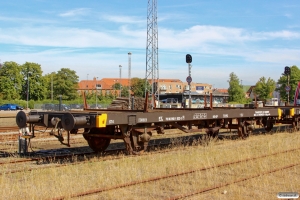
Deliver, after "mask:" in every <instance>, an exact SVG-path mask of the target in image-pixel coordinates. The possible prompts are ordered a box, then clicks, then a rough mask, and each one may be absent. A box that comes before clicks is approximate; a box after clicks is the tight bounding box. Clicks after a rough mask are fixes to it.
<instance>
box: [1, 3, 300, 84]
mask: <svg viewBox="0 0 300 200" xmlns="http://www.w3.org/2000/svg"><path fill="white" fill-rule="evenodd" d="M157 4H158V5H157V17H158V19H157V23H158V60H159V77H160V78H165V79H166V78H168V79H169V78H171V79H173V78H174V79H180V80H182V81H186V77H187V76H188V64H187V63H186V62H185V61H186V60H185V56H186V54H190V55H192V58H193V61H192V63H191V64H192V68H191V75H192V79H193V82H195V83H208V84H212V85H213V87H214V88H228V86H229V85H228V80H229V74H230V73H231V72H234V73H235V74H236V75H237V76H238V78H239V79H240V80H241V84H242V85H254V84H255V83H256V82H257V81H258V80H259V78H261V77H266V78H269V77H270V78H272V79H274V80H275V81H277V80H278V79H279V78H280V76H281V74H282V73H283V71H284V67H285V66H292V65H297V66H298V67H300V15H299V10H300V1H299V0H272V1H262V0H209V1H207V0H185V1H179V0H157ZM147 5H148V0H126V1H125V0H110V1H101V0H88V1H82V0H63V1H61V0H26V1H24V0H13V1H1V2H0V8H1V12H0V60H1V63H4V62H7V61H14V62H16V63H18V64H20V65H21V64H24V63H25V62H33V63H38V64H40V65H41V68H42V71H43V74H48V73H51V72H57V71H59V70H60V69H61V68H70V69H71V70H74V71H76V74H77V75H78V76H79V80H86V79H89V80H91V79H92V78H94V77H98V80H100V79H102V78H118V77H119V65H121V66H122V77H123V78H128V52H131V53H132V55H131V77H139V78H145V74H146V43H147Z"/></svg>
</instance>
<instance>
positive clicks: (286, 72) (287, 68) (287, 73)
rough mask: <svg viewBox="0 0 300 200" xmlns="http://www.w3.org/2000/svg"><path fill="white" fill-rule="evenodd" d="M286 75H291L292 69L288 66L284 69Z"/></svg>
mask: <svg viewBox="0 0 300 200" xmlns="http://www.w3.org/2000/svg"><path fill="white" fill-rule="evenodd" d="M284 74H285V75H291V68H290V67H288V66H286V67H285V68H284Z"/></svg>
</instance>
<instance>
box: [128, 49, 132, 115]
mask: <svg viewBox="0 0 300 200" xmlns="http://www.w3.org/2000/svg"><path fill="white" fill-rule="evenodd" d="M130 79H131V52H129V53H128V109H129V110H131V109H130V106H131V103H130V96H131V94H130V88H131V80H130Z"/></svg>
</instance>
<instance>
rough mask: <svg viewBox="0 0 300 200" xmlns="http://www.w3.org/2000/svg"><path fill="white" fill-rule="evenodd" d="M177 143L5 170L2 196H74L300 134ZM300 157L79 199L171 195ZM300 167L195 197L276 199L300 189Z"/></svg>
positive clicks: (291, 142) (271, 147)
mask: <svg viewBox="0 0 300 200" xmlns="http://www.w3.org/2000/svg"><path fill="white" fill-rule="evenodd" d="M173 143H174V146H173V147H172V148H173V149H176V150H178V151H169V152H166V153H162V154H151V153H149V154H147V155H145V156H136V157H127V156H125V155H124V156H122V155H121V159H118V160H109V161H100V162H98V160H97V159H98V158H96V157H95V158H93V159H92V160H91V162H87V163H84V164H79V165H72V166H66V167H60V168H50V169H39V170H34V171H31V172H28V171H24V172H22V173H16V174H5V175H2V176H1V177H0V184H1V187H0V196H1V197H2V199H51V198H54V197H58V196H67V197H68V196H70V195H72V194H76V193H79V192H84V191H87V190H92V189H97V188H104V187H110V186H115V185H119V184H123V183H128V182H132V181H139V180H144V179H148V178H153V177H158V176H164V175H168V174H174V173H179V172H186V171H190V170H195V169H199V168H201V167H206V166H214V165H217V164H221V163H225V162H230V161H235V160H240V159H245V158H251V157H257V156H259V155H265V154H271V153H274V152H280V151H284V150H287V149H293V148H298V147H300V134H299V133H280V134H274V135H259V136H255V137H250V138H249V139H247V140H236V141H231V140H224V141H223V140H222V141H217V142H210V143H208V144H207V145H205V146H204V145H201V142H199V141H195V142H194V143H193V146H189V147H187V146H184V145H181V143H180V141H174V142H173ZM299 158H300V151H294V152H289V153H285V154H281V155H276V156H272V157H270V158H268V159H257V160H255V161H251V162H247V163H240V164H236V165H232V166H227V167H222V168H217V169H211V170H207V171H203V172H197V173H193V174H189V175H185V176H179V177H174V178H171V179H168V180H162V181H158V182H155V183H153V182H152V183H148V184H142V185H136V186H131V187H128V188H126V189H118V190H114V191H107V192H103V193H99V194H97V195H92V196H87V197H80V198H78V199H167V198H168V197H171V196H176V195H179V194H185V193H189V192H191V191H197V190H200V189H201V188H205V187H211V186H214V185H217V184H220V183H224V182H227V181H232V180H236V179H239V178H242V177H247V176H251V175H253V174H257V173H261V172H264V171H268V170H270V169H275V168H279V167H281V166H285V165H288V164H291V163H296V162H299V160H300V159H299ZM18 166H19V165H18ZM24 168H25V166H24ZM299 169H300V167H294V168H291V169H289V170H285V171H279V172H276V173H273V174H270V175H265V176H261V177H259V178H255V179H252V180H249V181H245V182H241V183H238V184H235V185H230V186H227V187H224V188H221V189H217V190H215V191H212V192H210V193H204V194H201V195H197V196H194V197H191V199H253V197H254V199H258V198H259V199H276V198H277V197H276V195H277V193H278V192H284V191H293V192H300V178H299V177H300V176H299V175H300V174H299ZM8 170H9V169H8ZM11 170H13V169H11ZM224 190H226V194H224Z"/></svg>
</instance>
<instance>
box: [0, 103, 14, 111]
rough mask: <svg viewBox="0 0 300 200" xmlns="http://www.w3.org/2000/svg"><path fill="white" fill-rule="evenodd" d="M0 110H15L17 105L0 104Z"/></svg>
mask: <svg viewBox="0 0 300 200" xmlns="http://www.w3.org/2000/svg"><path fill="white" fill-rule="evenodd" d="M0 110H17V105H16V104H9V103H7V104H3V105H2V106H0Z"/></svg>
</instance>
